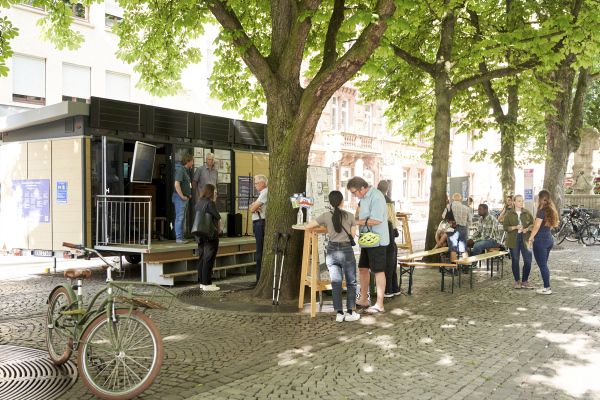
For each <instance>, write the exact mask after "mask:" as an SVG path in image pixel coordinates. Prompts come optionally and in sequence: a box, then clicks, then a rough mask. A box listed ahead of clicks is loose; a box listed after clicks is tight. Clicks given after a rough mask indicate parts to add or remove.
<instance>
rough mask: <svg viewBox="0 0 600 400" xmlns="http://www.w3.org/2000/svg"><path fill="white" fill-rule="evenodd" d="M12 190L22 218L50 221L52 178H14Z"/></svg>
mask: <svg viewBox="0 0 600 400" xmlns="http://www.w3.org/2000/svg"><path fill="white" fill-rule="evenodd" d="M12 191H13V198H14V199H16V201H17V209H18V210H19V211H20V212H21V219H23V220H25V221H27V222H41V223H49V222H50V179H31V180H14V181H12Z"/></svg>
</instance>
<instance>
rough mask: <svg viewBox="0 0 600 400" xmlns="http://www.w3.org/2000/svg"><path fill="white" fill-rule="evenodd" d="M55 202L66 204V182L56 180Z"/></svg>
mask: <svg viewBox="0 0 600 400" xmlns="http://www.w3.org/2000/svg"><path fill="white" fill-rule="evenodd" d="M56 204H67V182H66V181H58V182H56Z"/></svg>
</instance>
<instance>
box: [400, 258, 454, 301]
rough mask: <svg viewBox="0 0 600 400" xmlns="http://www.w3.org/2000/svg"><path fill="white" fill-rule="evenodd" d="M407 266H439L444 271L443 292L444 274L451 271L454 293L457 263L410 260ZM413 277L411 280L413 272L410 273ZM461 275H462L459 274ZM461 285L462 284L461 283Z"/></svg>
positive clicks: (405, 264)
mask: <svg viewBox="0 0 600 400" xmlns="http://www.w3.org/2000/svg"><path fill="white" fill-rule="evenodd" d="M404 266H405V268H406V267H408V268H411V269H414V268H415V267H439V268H440V271H441V273H442V287H441V290H442V292H443V291H444V276H445V275H446V273H449V274H451V275H452V293H454V275H455V273H454V271H456V269H457V265H456V264H452V263H423V262H409V263H404ZM410 276H411V277H410V278H409V282H410V281H411V280H412V274H411V275H410ZM459 276H460V275H459ZM408 287H409V289H408V290H409V293H408V294H410V283H409V286H408ZM459 287H460V285H459Z"/></svg>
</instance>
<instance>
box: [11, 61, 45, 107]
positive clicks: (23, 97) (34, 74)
mask: <svg viewBox="0 0 600 400" xmlns="http://www.w3.org/2000/svg"><path fill="white" fill-rule="evenodd" d="M12 61H13V67H12V93H13V95H12V98H13V101H17V102H19V103H31V104H41V105H45V104H46V59H45V58H39V57H32V56H28V55H23V54H15V55H13V58H12Z"/></svg>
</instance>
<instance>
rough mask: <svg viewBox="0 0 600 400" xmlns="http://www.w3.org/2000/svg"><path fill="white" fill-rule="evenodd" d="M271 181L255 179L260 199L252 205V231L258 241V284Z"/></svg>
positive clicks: (261, 177)
mask: <svg viewBox="0 0 600 400" xmlns="http://www.w3.org/2000/svg"><path fill="white" fill-rule="evenodd" d="M268 185H269V180H268V179H267V177H266V176H264V175H256V176H255V177H254V188H256V190H258V191H259V195H258V199H256V201H255V202H254V203H252V204H250V207H249V209H250V212H251V213H252V231H253V232H254V237H255V239H256V282H255V283H256V284H258V280H259V279H260V268H261V265H262V255H263V244H264V242H265V214H266V212H267V190H268V189H267V186H268Z"/></svg>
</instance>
